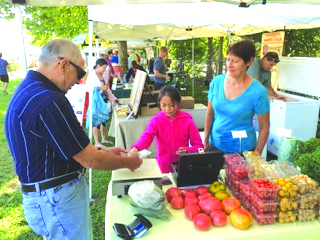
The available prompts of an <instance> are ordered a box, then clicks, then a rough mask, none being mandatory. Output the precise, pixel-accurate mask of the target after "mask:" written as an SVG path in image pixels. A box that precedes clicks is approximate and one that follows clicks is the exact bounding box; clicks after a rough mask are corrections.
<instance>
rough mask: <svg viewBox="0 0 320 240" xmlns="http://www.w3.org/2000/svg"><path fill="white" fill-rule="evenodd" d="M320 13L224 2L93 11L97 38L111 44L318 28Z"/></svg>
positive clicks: (120, 6) (116, 6) (293, 7)
mask: <svg viewBox="0 0 320 240" xmlns="http://www.w3.org/2000/svg"><path fill="white" fill-rule="evenodd" d="M155 9H156V12H155ZM177 9H181V11H177ZM106 12H108V14H105V13H106ZM319 12H320V5H302V4H289V5H287V4H275V3H274V4H267V5H261V4H260V5H253V6H251V7H249V8H239V7H238V6H236V5H231V4H227V3H218V2H210V3H209V2H199V3H162V4H113V5H91V6H88V18H89V20H93V21H94V25H95V27H94V32H95V34H97V35H98V36H99V37H100V38H102V39H106V40H134V39H135V40H137V39H139V40H147V39H152V40H154V39H160V38H161V39H185V38H196V37H218V36H228V35H230V34H234V35H249V34H253V33H258V32H264V31H269V32H272V31H275V30H283V29H301V28H314V27H320V15H319ZM119 13H121V16H122V17H119ZM132 13H141V14H134V16H133V14H132ZM157 13H161V14H157ZM235 23H236V24H235Z"/></svg>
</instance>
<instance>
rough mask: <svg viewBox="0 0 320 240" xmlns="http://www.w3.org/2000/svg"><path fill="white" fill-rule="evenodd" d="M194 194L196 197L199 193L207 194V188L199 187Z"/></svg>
mask: <svg viewBox="0 0 320 240" xmlns="http://www.w3.org/2000/svg"><path fill="white" fill-rule="evenodd" d="M196 192H197V194H198V195H200V194H201V193H204V192H208V188H207V187H205V186H199V187H197V188H196Z"/></svg>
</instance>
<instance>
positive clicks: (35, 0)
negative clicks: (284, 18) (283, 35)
mask: <svg viewBox="0 0 320 240" xmlns="http://www.w3.org/2000/svg"><path fill="white" fill-rule="evenodd" d="M7 1H8V2H16V3H22V2H24V1H23V0H19V1H18V0H15V1H14V0H7ZM25 2H26V4H27V5H30V6H87V5H101V4H122V3H127V4H142V3H195V2H225V3H229V4H234V5H240V3H242V4H243V6H246V5H255V4H262V3H267V4H268V3H284V4H320V2H319V0H68V1H64V0H50V1H48V0H25Z"/></svg>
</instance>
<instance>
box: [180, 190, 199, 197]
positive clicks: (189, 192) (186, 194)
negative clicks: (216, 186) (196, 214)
mask: <svg viewBox="0 0 320 240" xmlns="http://www.w3.org/2000/svg"><path fill="white" fill-rule="evenodd" d="M182 196H183V197H184V198H186V197H197V193H196V191H195V190H192V189H183V190H182Z"/></svg>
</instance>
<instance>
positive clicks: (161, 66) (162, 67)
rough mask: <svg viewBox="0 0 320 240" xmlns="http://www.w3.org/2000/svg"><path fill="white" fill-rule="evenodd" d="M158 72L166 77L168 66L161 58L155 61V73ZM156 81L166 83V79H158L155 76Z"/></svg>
mask: <svg viewBox="0 0 320 240" xmlns="http://www.w3.org/2000/svg"><path fill="white" fill-rule="evenodd" d="M154 70H157V71H159V73H161V74H163V75H166V65H165V64H164V62H163V59H162V58H161V57H157V58H156V60H155V61H154V67H153V71H154ZM154 80H155V81H156V82H157V83H165V82H166V79H165V78H158V77H156V76H154Z"/></svg>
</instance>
